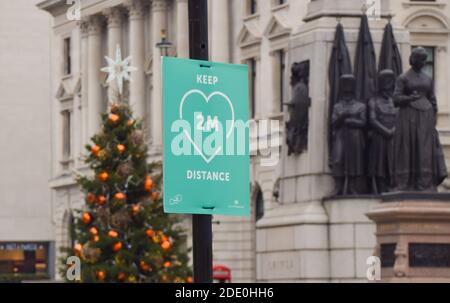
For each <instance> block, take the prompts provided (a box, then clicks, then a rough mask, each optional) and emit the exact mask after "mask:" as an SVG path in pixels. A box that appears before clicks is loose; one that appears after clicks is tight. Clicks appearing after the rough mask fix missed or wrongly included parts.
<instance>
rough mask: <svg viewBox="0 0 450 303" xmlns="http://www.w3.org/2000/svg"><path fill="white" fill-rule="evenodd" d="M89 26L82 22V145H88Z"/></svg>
mask: <svg viewBox="0 0 450 303" xmlns="http://www.w3.org/2000/svg"><path fill="white" fill-rule="evenodd" d="M88 26H89V23H88V21H87V20H86V19H85V20H83V21H82V22H81V25H80V31H81V127H80V129H81V130H80V132H81V143H82V145H84V144H86V143H88V140H89V138H88V110H89V109H88V85H89V79H88V66H89V62H88Z"/></svg>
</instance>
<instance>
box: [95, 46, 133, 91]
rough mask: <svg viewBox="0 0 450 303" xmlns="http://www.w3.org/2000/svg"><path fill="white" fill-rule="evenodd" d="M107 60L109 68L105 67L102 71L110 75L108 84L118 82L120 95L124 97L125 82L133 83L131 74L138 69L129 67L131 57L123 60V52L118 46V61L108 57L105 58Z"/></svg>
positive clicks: (107, 80)
mask: <svg viewBox="0 0 450 303" xmlns="http://www.w3.org/2000/svg"><path fill="white" fill-rule="evenodd" d="M105 59H106V62H108V66H107V67H103V68H102V69H100V70H101V71H102V72H105V73H108V79H106V82H107V83H109V82H111V81H114V80H116V83H117V87H118V89H119V94H121V95H122V91H123V81H124V80H128V81H130V82H131V81H132V79H131V77H130V73H131V72H134V71H137V68H136V67H134V66H130V65H129V64H130V61H131V56H128V57H127V58H125V59H124V60H122V52H121V51H120V46H119V45H117V47H116V59H112V58H110V57H108V56H105Z"/></svg>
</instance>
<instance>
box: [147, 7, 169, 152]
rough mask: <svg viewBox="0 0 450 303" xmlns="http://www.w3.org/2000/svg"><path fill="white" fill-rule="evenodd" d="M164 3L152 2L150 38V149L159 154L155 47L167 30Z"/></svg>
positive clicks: (159, 104)
mask: <svg viewBox="0 0 450 303" xmlns="http://www.w3.org/2000/svg"><path fill="white" fill-rule="evenodd" d="M166 9H167V7H166V1H164V0H153V1H152V37H153V42H152V44H153V91H152V111H151V123H152V125H151V135H152V149H153V151H154V152H156V153H159V152H160V151H161V148H162V132H163V129H162V86H161V84H162V79H161V50H160V49H159V48H158V47H157V46H156V43H158V42H159V41H160V40H161V31H162V30H165V29H166V28H167V24H166V22H167V20H166Z"/></svg>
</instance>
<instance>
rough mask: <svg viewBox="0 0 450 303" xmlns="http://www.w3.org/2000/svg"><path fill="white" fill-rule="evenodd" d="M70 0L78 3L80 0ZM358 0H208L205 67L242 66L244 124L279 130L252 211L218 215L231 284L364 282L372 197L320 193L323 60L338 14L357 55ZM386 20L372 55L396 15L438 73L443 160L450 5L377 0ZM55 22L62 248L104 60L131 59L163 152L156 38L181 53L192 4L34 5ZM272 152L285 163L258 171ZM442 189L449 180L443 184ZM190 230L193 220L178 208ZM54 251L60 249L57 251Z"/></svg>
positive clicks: (137, 99)
mask: <svg viewBox="0 0 450 303" xmlns="http://www.w3.org/2000/svg"><path fill="white" fill-rule="evenodd" d="M74 2H75V1H74ZM366 3H367V2H366V1H365V0H350V1H347V0H345V1H344V0H338V1H336V0H313V1H307V0H210V1H209V24H210V26H209V29H210V31H209V35H210V39H209V41H210V57H211V60H212V61H219V62H230V63H244V64H248V65H249V71H250V72H249V80H250V81H249V83H250V104H249V107H250V112H251V115H252V117H251V118H252V119H254V120H256V121H259V120H264V119H272V120H277V121H279V122H280V125H281V126H283V127H281V128H280V130H277V129H270V128H269V129H267V130H265V131H264V130H263V131H260V132H259V134H258V136H259V137H260V138H281V139H280V143H279V144H278V145H276V146H272V148H264V146H260V151H259V155H257V156H254V157H252V164H251V176H252V177H251V178H252V184H251V187H252V192H251V197H250V198H251V204H252V210H253V211H252V214H251V216H250V218H230V217H222V216H215V217H214V219H213V223H214V225H213V237H214V247H213V251H214V256H213V258H214V262H215V263H216V264H223V265H226V266H229V267H231V269H232V275H233V281H234V282H251V281H268V282H269V281H279V282H282V281H324V282H327V281H363V280H365V271H366V266H367V265H366V259H367V257H369V256H371V255H372V254H373V250H374V246H375V237H374V231H375V228H374V225H373V224H372V222H371V221H370V220H368V219H367V217H366V216H365V215H364V214H365V212H367V211H368V210H369V209H370V208H371V207H372V206H373V205H374V204H376V203H378V202H377V201H376V200H373V199H372V200H367V201H365V200H362V199H360V200H358V201H354V200H345V201H328V200H326V199H325V200H324V198H325V197H326V196H327V195H329V194H330V192H331V190H332V187H333V184H332V180H331V178H330V176H329V171H328V168H327V165H326V163H327V152H326V148H325V138H326V136H325V134H326V131H325V130H326V125H325V121H326V120H327V119H326V110H325V109H326V106H327V102H328V101H327V95H328V89H327V82H326V81H327V80H326V77H325V75H326V73H327V68H328V66H327V65H328V57H329V54H330V49H331V43H332V40H333V34H334V28H335V26H336V24H337V22H338V21H337V19H340V21H341V22H342V23H343V24H344V27H345V28H346V35H347V36H346V38H347V41H348V44H349V49H350V53H351V56H352V57H353V56H354V53H355V45H356V40H357V30H358V26H359V19H358V15H359V14H361V8H362V6H363V4H366ZM379 4H380V10H381V15H382V18H380V19H379V20H378V19H375V20H371V21H370V26H371V28H372V30H373V33H372V35H373V37H374V42H375V47H376V51H377V55H378V54H379V48H380V44H381V38H382V29H383V27H384V25H385V24H386V22H387V21H386V20H387V16H388V15H392V21H391V22H392V23H393V25H394V28H395V31H396V36H397V39H398V42H399V44H400V48H401V52H402V55H403V58H404V66H405V68H406V67H407V63H408V62H407V60H406V59H405V58H407V56H408V55H409V52H410V47H411V45H413V46H414V45H423V46H426V47H427V50H428V51H429V54H430V55H429V70H430V72H431V73H432V75H433V76H434V78H435V79H436V81H435V85H436V92H437V97H438V100H439V101H438V102H439V120H438V128H439V131H440V134H441V140H442V142H443V144H444V146H445V152H446V155H447V157H450V150H449V148H450V120H449V117H450V116H449V115H450V111H449V109H450V99H449V92H450V91H449V87H448V85H447V83H448V81H449V80H450V79H449V77H450V72H449V69H448V66H449V63H450V61H449V60H450V52H449V47H450V39H449V33H450V31H449V29H450V25H449V22H450V20H449V18H448V16H450V3H449V1H444V0H437V1H410V0H404V1H387V0H380V2H379ZM38 7H39V8H40V9H42V10H45V11H47V12H49V13H50V14H51V15H52V17H53V18H52V19H53V26H52V29H53V34H52V36H51V57H52V63H51V68H52V69H51V81H52V83H51V85H52V89H51V92H52V98H51V100H50V102H51V109H52V125H54V127H53V128H52V134H51V136H52V154H53V155H54V157H53V158H52V165H51V167H52V172H51V174H52V177H51V181H50V187H51V189H52V194H51V199H52V205H53V206H54V209H53V218H52V219H53V221H54V222H55V229H56V236H55V237H56V238H55V241H56V247H57V248H58V247H60V246H63V245H67V244H69V242H70V239H69V237H68V233H67V231H68V226H69V224H70V220H71V215H70V214H71V209H74V208H79V207H81V205H82V204H83V197H82V195H81V193H80V191H79V189H78V188H77V186H76V185H75V183H74V181H73V174H74V172H81V173H88V172H87V171H86V167H84V165H83V163H82V162H81V161H80V159H79V155H80V153H81V152H82V146H83V145H84V144H85V143H87V142H88V138H89V137H90V135H92V134H94V133H95V132H96V131H98V130H99V126H100V121H99V115H98V113H99V112H100V111H102V110H105V109H106V108H107V104H108V100H113V99H114V96H113V95H112V94H111V88H110V87H108V85H107V84H106V83H105V79H106V77H105V75H104V74H101V73H100V68H101V67H102V66H104V65H105V64H106V63H105V61H104V60H103V57H104V56H105V55H110V56H114V52H115V48H116V45H117V44H119V45H121V48H122V51H123V53H124V55H131V56H132V65H133V66H136V67H138V71H137V72H134V73H133V75H132V77H133V82H132V83H131V84H130V85H129V86H127V87H126V92H125V95H126V96H127V98H128V99H129V103H130V104H131V105H132V106H133V108H134V111H135V113H136V114H137V115H138V116H140V117H143V118H144V119H145V121H146V129H147V137H148V139H149V144H150V151H151V156H150V160H153V159H159V158H160V157H161V151H162V121H161V116H162V113H161V108H162V104H161V78H160V76H161V75H160V69H161V62H160V56H161V55H162V50H161V49H159V48H158V47H157V45H156V44H157V43H158V42H160V41H161V39H162V38H163V35H164V36H166V37H167V40H169V41H170V42H172V43H173V47H172V48H170V49H169V50H168V53H167V54H163V55H169V56H178V57H188V55H189V45H188V15H187V0H153V1H150V0H82V1H81V20H69V19H70V18H68V16H67V11H68V9H69V8H70V7H71V5H68V4H66V1H62V0H46V1H43V2H41V3H40V4H38ZM302 60H311V81H310V86H311V87H310V91H311V97H312V106H311V109H310V114H309V115H310V121H311V125H310V135H309V142H308V146H309V148H308V151H306V152H305V153H303V154H302V155H300V156H299V157H294V156H287V153H286V147H285V144H284V130H283V129H284V123H285V120H286V119H287V111H286V108H285V107H283V106H282V103H283V102H287V101H288V100H289V98H290V85H289V76H290V66H291V64H292V63H294V62H299V61H302ZM277 151H280V161H278V162H276V163H273V165H269V166H266V164H265V163H267V161H266V160H267V158H269V157H270V155H271V154H272V155H274V154H276V152H277ZM446 186H448V185H445V184H444V189H445V187H446ZM185 223H186V227H187V228H188V229H189V226H190V217H189V216H186V220H185ZM56 252H57V254H58V250H56Z"/></svg>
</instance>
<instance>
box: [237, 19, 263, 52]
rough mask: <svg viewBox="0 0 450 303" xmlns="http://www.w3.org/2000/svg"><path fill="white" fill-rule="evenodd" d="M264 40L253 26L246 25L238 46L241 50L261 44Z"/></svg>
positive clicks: (241, 32)
mask: <svg viewBox="0 0 450 303" xmlns="http://www.w3.org/2000/svg"><path fill="white" fill-rule="evenodd" d="M261 40H262V37H261V35H260V34H259V32H258V30H257V29H256V28H255V27H254V26H252V25H251V24H244V26H243V27H242V29H241V31H240V32H239V36H238V44H239V46H240V47H241V48H245V47H249V46H253V45H256V44H260V43H261Z"/></svg>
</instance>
